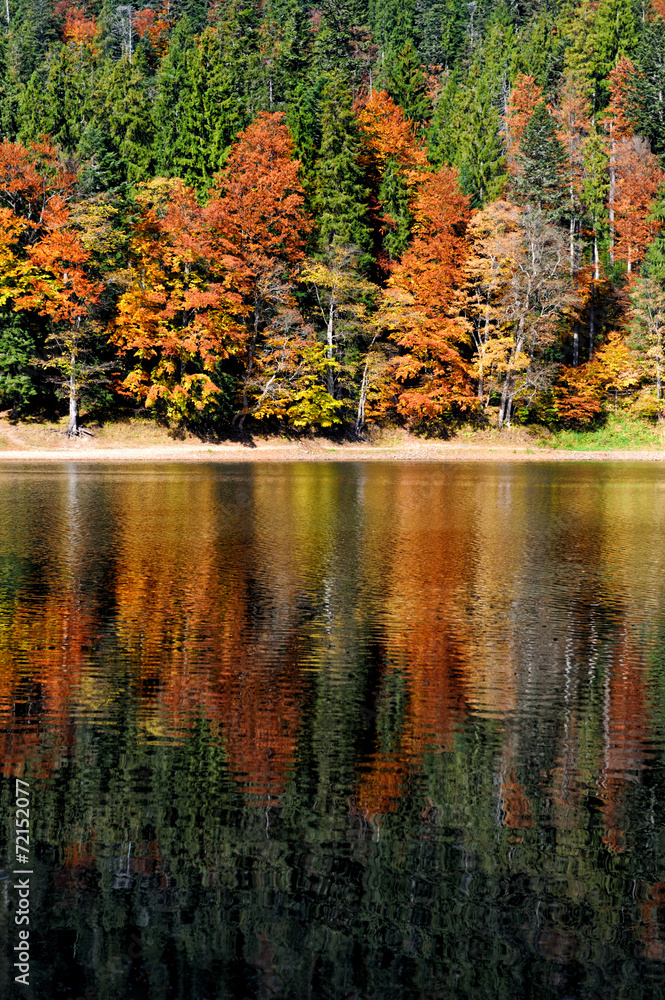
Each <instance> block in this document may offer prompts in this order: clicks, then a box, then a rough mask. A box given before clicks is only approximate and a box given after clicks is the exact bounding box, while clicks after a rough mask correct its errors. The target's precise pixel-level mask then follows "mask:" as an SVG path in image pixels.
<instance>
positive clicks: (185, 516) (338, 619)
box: [0, 463, 665, 1000]
mask: <svg viewBox="0 0 665 1000" xmlns="http://www.w3.org/2000/svg"><path fill="white" fill-rule="evenodd" d="M664 500H665V475H664V474H663V472H662V471H661V470H660V469H658V468H653V467H651V466H648V465H623V464H622V465H616V466H614V465H610V464H605V465H584V466H581V465H571V466H564V465H556V466H530V467H526V466H519V465H515V466H513V465H494V466H470V465H454V466H443V465H442V466H437V465H422V466H420V465H415V464H404V465H402V464H396V463H395V464H392V463H391V464H385V465H379V464H372V465H366V466H363V465H350V464H348V465H335V464H332V463H326V464H322V465H320V466H318V465H314V464H306V465H303V466H294V465H289V466H278V465H271V466H259V465H256V466H247V465H243V466H238V467H232V466H229V467H219V466H209V467H206V466H197V467H181V466H177V465H174V466H146V467H136V466H131V467H101V466H85V465H77V464H72V465H71V466H69V467H66V468H61V467H55V466H44V467H35V466H32V467H26V468H20V467H17V468H15V469H13V470H9V471H7V470H3V471H2V472H0V646H1V650H2V661H1V662H2V668H1V669H0V721H1V725H2V729H1V739H2V767H3V772H4V774H5V775H6V776H9V775H13V774H22V775H24V776H28V777H29V778H30V780H31V781H32V782H33V783H34V787H35V789H36V797H37V807H36V820H35V824H36V825H35V826H34V828H33V832H34V834H35V837H36V841H37V849H36V853H37V858H38V861H37V863H36V876H35V877H36V883H35V886H36V891H37V894H38V896H39V900H38V914H39V915H38V917H37V923H36V926H35V931H34V933H35V934H36V935H37V944H36V947H35V956H36V957H35V959H34V981H35V988H34V991H33V995H34V996H35V997H38V998H40V1000H41V998H48V1000H51V998H53V1000H56V998H60V997H62V998H70V997H71V998H72V1000H73V998H78V997H79V996H80V997H85V998H86V1000H97V998H98V1000H120V998H123V1000H125V998H127V1000H134V998H143V997H149V998H159V1000H161V998H164V1000H167V998H178V1000H180V998H183V1000H184V998H187V1000H192V998H195V1000H199V998H201V1000H203V998H207V997H211V998H212V997H215V998H217V997H219V998H227V997H228V998H231V997H234V998H236V997H237V998H243V997H252V998H254V997H257V998H268V997H275V998H290V997H294V998H296V997H297V998H302V997H313V998H320V997H321V998H327V997H330V998H335V1000H338V998H342V997H344V998H346V997H353V998H355V997H358V998H360V997H369V998H377V1000H379V998H380V1000H392V998H400V1000H401V998H405V1000H406V998H408V1000H410V998H421V997H422V998H424V997H437V998H438V997H443V996H446V997H448V996H450V997H460V998H474V1000H475V998H476V997H478V998H480V997H485V996H491V997H506V998H508V997H510V998H515V997H532V996H534V995H538V996H539V997H540V996H543V997H585V998H586V997H589V998H595V997H603V998H607V997H617V998H619V997H622V998H624V1000H632V998H635V1000H638V998H639V1000H641V998H647V997H652V996H653V997H656V996H660V995H662V989H663V986H664V985H665V964H664V963H665V910H664V908H663V905H664V903H665V858H664V857H663V852H664V850H665V838H664V836H663V830H664V824H663V795H662V791H663V738H664V731H663V721H664V717H665V716H664V708H665V614H664V612H663V596H664V595H663V589H664V587H665V580H664V576H663V569H664V562H665V534H664V532H663V527H664V525H663V519H664V517H665V513H664V504H663V501H664ZM2 799H3V801H2V806H3V808H4V813H3V815H6V816H8V817H9V815H10V813H9V806H10V789H9V782H6V781H5V782H4V783H3V786H2ZM11 836H12V831H11V827H10V826H7V825H5V827H4V828H3V833H2V838H3V840H2V845H1V846H2V849H3V852H4V853H3V857H4V859H5V861H3V862H2V864H3V865H5V863H6V862H7V859H8V857H9V856H10V844H11ZM2 935H3V938H4V939H5V941H6V944H7V947H6V949H5V954H6V955H9V951H10V941H11V937H12V934H11V930H10V925H9V912H8V910H7V908H5V910H4V911H3V915H2ZM10 964H11V963H5V964H3V965H2V966H0V989H2V992H3V995H9V988H10V980H11V971H10Z"/></svg>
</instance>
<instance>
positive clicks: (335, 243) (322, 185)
mask: <svg viewBox="0 0 665 1000" xmlns="http://www.w3.org/2000/svg"><path fill="white" fill-rule="evenodd" d="M360 146H361V140H360V135H359V131H358V124H357V122H356V118H355V115H354V114H353V109H352V101H351V92H350V90H349V88H348V85H347V83H346V81H345V80H344V77H343V76H342V74H341V73H340V72H336V73H333V74H332V75H331V77H330V80H329V82H328V84H327V86H326V87H325V89H324V91H323V101H322V109H321V149H320V151H319V157H318V159H317V161H316V165H315V181H314V185H315V194H314V198H313V207H314V210H315V212H316V214H317V217H318V225H319V246H320V248H321V250H323V251H328V250H330V249H331V248H339V247H343V246H354V247H358V248H359V249H360V251H361V252H362V253H363V254H364V256H363V258H362V259H361V261H360V263H361V265H364V266H366V265H367V264H369V255H368V251H369V248H370V246H371V236H370V230H369V226H368V223H367V190H366V188H365V186H364V183H363V174H362V170H361V168H360V165H359V154H360Z"/></svg>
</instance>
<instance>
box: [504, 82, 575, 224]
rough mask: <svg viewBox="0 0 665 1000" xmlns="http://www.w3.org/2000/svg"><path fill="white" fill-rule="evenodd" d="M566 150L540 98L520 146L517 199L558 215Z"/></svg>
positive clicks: (516, 184) (560, 206)
mask: <svg viewBox="0 0 665 1000" xmlns="http://www.w3.org/2000/svg"><path fill="white" fill-rule="evenodd" d="M565 160H566V157H565V152H564V149H563V146H562V144H561V142H560V140H559V138H558V136H557V128H556V122H555V121H554V119H553V118H552V115H551V114H550V113H549V111H548V110H547V105H546V104H545V102H544V101H540V103H539V104H537V105H536V108H535V110H534V112H533V114H532V115H531V118H530V119H529V121H528V123H527V126H526V128H525V130H524V135H523V136H522V140H521V142H520V145H519V153H518V156H517V165H518V174H517V177H516V179H515V191H516V193H517V195H518V198H519V199H520V201H521V202H522V203H524V204H527V205H532V206H535V207H536V208H538V209H539V211H542V212H545V213H547V215H548V216H549V218H551V219H553V218H558V217H559V216H560V215H561V212H562V208H563V198H564V193H565V190H566V181H565V177H564V174H563V170H564V165H565Z"/></svg>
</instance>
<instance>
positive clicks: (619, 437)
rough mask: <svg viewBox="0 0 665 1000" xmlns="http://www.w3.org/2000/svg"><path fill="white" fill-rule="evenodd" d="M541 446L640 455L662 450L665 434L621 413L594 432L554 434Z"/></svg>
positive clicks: (661, 430) (613, 416)
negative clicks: (642, 451)
mask: <svg viewBox="0 0 665 1000" xmlns="http://www.w3.org/2000/svg"><path fill="white" fill-rule="evenodd" d="M543 444H545V445H546V446H547V447H549V448H562V449H564V450H566V451H641V450H644V449H655V448H662V447H663V445H665V433H664V429H663V428H662V427H661V426H659V425H654V424H651V423H647V422H646V421H645V420H639V419H638V418H636V417H629V416H628V415H627V414H625V413H622V414H617V415H616V416H615V415H614V414H613V415H611V416H609V417H608V418H607V421H606V423H604V424H603V425H602V427H596V428H595V429H594V430H589V431H571V430H561V431H556V432H555V433H553V434H552V436H551V437H550V438H549V439H548V440H547V441H544V442H543Z"/></svg>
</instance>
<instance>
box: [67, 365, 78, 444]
mask: <svg viewBox="0 0 665 1000" xmlns="http://www.w3.org/2000/svg"><path fill="white" fill-rule="evenodd" d="M75 364H76V355H75V354H72V357H71V371H70V374H69V423H68V424H67V437H68V438H70V437H78V433H79V424H78V416H79V406H78V399H77V397H76V377H75V371H74V366H75Z"/></svg>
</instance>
